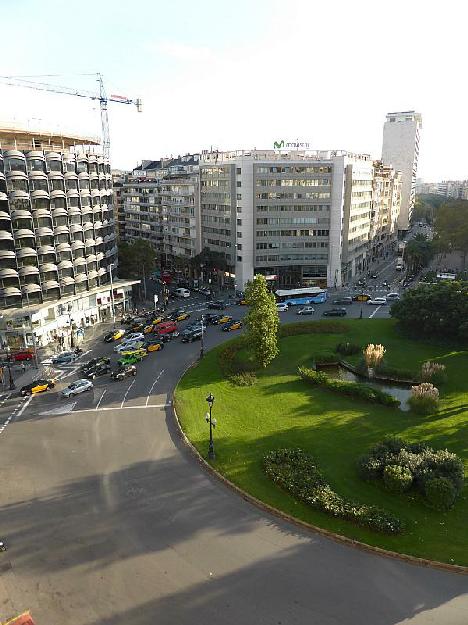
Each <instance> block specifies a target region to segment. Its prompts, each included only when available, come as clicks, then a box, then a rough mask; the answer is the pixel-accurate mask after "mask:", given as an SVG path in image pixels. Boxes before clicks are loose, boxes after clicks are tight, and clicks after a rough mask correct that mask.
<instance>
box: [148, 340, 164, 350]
mask: <svg viewBox="0 0 468 625" xmlns="http://www.w3.org/2000/svg"><path fill="white" fill-rule="evenodd" d="M143 347H144V349H146V351H147V352H157V351H159V350H161V349H164V343H163V342H162V341H158V340H157V339H153V340H151V341H145V344H144V346H143Z"/></svg>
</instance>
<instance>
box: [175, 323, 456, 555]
mask: <svg viewBox="0 0 468 625" xmlns="http://www.w3.org/2000/svg"><path fill="white" fill-rule="evenodd" d="M318 323H320V322H318ZM343 324H345V326H346V328H347V332H346V334H305V335H298V336H291V337H286V338H282V339H281V340H280V355H279V356H278V357H277V358H276V360H275V361H274V362H273V363H272V364H271V365H270V366H269V367H268V368H267V369H265V370H263V371H261V372H259V373H258V381H257V383H256V384H255V385H254V386H251V387H237V386H234V385H232V384H231V383H230V382H228V381H227V380H225V379H224V377H223V375H222V373H221V371H220V368H219V365H218V352H219V349H220V348H217V349H215V350H213V351H211V352H209V353H207V354H206V356H205V358H204V359H203V361H202V362H201V363H200V364H199V365H198V366H197V367H195V368H193V369H191V370H190V371H189V372H188V373H187V374H186V375H185V376H184V378H183V379H182V380H181V381H180V383H179V385H178V387H177V389H176V397H175V399H176V406H177V411H178V415H179V418H180V420H181V423H182V427H183V428H184V430H185V432H186V434H187V436H188V437H189V439H190V440H191V441H192V443H193V444H194V445H195V446H196V447H197V449H198V450H199V452H200V453H201V454H202V455H203V456H204V457H206V456H207V451H208V426H207V424H206V422H205V419H204V414H205V412H206V409H207V404H206V401H205V397H206V396H207V395H208V393H209V392H210V391H211V392H212V393H213V394H214V396H215V403H214V407H213V416H215V417H216V419H217V421H218V424H217V427H216V429H215V432H214V437H215V450H216V460H215V461H214V463H213V464H214V466H215V467H216V469H217V470H218V471H219V472H220V473H222V474H223V475H225V476H226V477H227V478H228V479H230V480H231V481H232V482H234V483H235V484H237V485H238V486H240V487H241V488H243V489H244V490H246V491H248V492H249V493H251V494H252V495H254V496H255V497H258V498H259V499H261V500H263V501H265V502H267V503H269V504H270V505H272V506H275V507H276V508H278V509H280V510H283V511H284V512H287V513H289V514H292V515H293V516H295V517H297V518H299V519H302V520H304V521H307V522H309V523H312V524H314V525H317V526H320V527H323V528H326V529H329V530H332V531H334V532H337V533H340V534H344V535H346V536H348V537H350V538H354V539H357V540H359V541H362V542H364V543H367V544H370V545H376V546H379V547H382V548H385V549H390V550H392V551H398V552H401V553H406V554H411V555H414V556H419V557H423V558H429V559H432V560H438V561H441V562H449V563H455V564H462V565H468V527H467V519H468V501H467V488H466V487H465V489H464V491H463V493H462V496H461V497H460V498H459V499H458V500H457V503H456V504H455V507H454V509H452V510H451V511H450V512H447V513H442V512H435V511H432V510H431V509H429V508H428V507H426V506H425V505H424V504H423V503H422V502H421V501H420V500H419V499H418V496H417V495H414V494H406V495H394V494H391V493H389V492H387V491H385V490H384V489H383V488H382V487H380V486H378V485H376V484H373V483H366V482H364V481H362V480H361V479H360V478H359V477H358V475H357V472H356V468H355V463H356V459H357V458H358V456H359V455H360V454H361V453H363V452H365V451H366V450H367V449H368V448H369V447H370V446H372V445H373V444H375V443H376V442H378V441H380V440H381V439H382V438H384V437H385V436H386V435H389V434H395V435H399V436H401V437H402V438H404V439H407V440H410V441H425V442H427V443H428V444H429V445H431V446H432V447H434V448H447V449H448V450H449V451H452V452H455V453H456V454H458V455H459V456H460V457H461V458H462V459H463V461H464V463H465V467H467V466H468V350H467V349H465V350H463V349H462V348H460V347H457V346H450V347H448V346H447V345H442V344H436V343H429V342H422V341H416V340H408V339H403V338H402V337H401V336H399V335H398V333H397V332H396V331H395V325H394V322H393V321H392V320H387V319H375V320H374V319H372V320H371V319H369V320H366V319H362V320H360V319H357V320H345V321H343ZM343 340H349V341H351V342H355V343H359V344H361V345H366V344H367V343H370V342H378V343H382V344H383V345H385V347H386V349H387V353H386V361H387V363H388V364H389V365H391V366H395V367H401V368H404V369H412V370H414V371H417V370H418V369H419V367H420V365H421V363H422V362H423V361H425V360H429V359H438V360H439V361H440V362H443V363H444V364H445V365H446V367H447V373H448V379H449V380H448V383H447V384H446V385H445V387H444V388H442V389H441V402H440V411H439V413H437V414H436V415H433V416H429V417H420V416H415V415H413V414H412V413H408V412H402V411H400V410H398V409H394V408H387V407H384V406H379V405H378V404H372V403H368V402H365V401H357V400H354V399H350V398H346V397H342V396H340V395H335V394H333V393H331V392H329V391H327V390H325V389H321V388H315V387H312V386H309V385H308V384H307V383H305V382H303V381H302V380H301V379H300V378H299V377H298V375H297V367H298V366H299V365H301V364H304V365H310V363H311V357H312V355H313V354H314V352H315V353H317V352H323V351H329V350H333V349H334V347H335V345H336V344H337V343H338V342H340V341H343ZM357 358H359V356H357ZM347 360H352V359H350V358H347ZM281 447H301V448H302V449H304V450H306V451H307V452H309V453H311V454H312V455H313V456H314V457H315V458H316V460H317V462H318V465H319V467H320V468H321V470H322V472H323V474H324V475H325V477H326V478H327V480H328V482H329V483H330V485H331V486H332V487H333V488H334V489H335V491H336V492H337V493H339V494H340V495H343V496H345V497H348V498H350V499H354V500H356V501H359V502H362V503H372V504H376V505H378V506H380V507H382V508H385V509H386V510H388V511H390V512H392V513H394V514H395V515H397V516H399V517H400V518H401V519H404V520H405V521H406V522H407V530H406V533H405V534H403V535H400V536H385V535H381V534H377V533H374V532H371V531H370V530H367V529H364V528H360V527H357V526H355V525H353V524H352V523H350V522H348V521H342V520H339V519H334V518H331V517H329V516H327V515H325V514H324V513H321V512H318V511H315V510H313V509H311V508H309V507H307V506H306V505H305V504H302V503H301V502H297V501H295V500H294V498H293V497H291V496H290V495H288V493H286V492H284V491H282V490H281V489H280V488H279V487H277V486H276V485H275V484H273V482H271V481H270V480H269V479H268V478H267V477H266V476H265V474H264V473H263V469H262V458H263V456H264V455H265V453H266V452H267V451H269V450H271V449H278V448H281ZM465 473H466V471H465Z"/></svg>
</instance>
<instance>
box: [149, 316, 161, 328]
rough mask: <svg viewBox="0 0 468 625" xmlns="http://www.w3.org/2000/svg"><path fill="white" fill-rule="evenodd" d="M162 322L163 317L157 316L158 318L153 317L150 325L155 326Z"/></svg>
mask: <svg viewBox="0 0 468 625" xmlns="http://www.w3.org/2000/svg"><path fill="white" fill-rule="evenodd" d="M162 320H163V316H162V315H159V316H158V317H155V318H154V319H153V321H152V322H151V323H152V325H153V326H157V325H158V324H159V323H161V322H162Z"/></svg>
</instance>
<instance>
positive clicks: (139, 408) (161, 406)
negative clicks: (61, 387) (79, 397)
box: [45, 402, 172, 414]
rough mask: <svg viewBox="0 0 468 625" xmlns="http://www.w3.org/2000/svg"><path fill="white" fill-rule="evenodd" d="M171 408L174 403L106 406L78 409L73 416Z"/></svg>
mask: <svg viewBox="0 0 468 625" xmlns="http://www.w3.org/2000/svg"><path fill="white" fill-rule="evenodd" d="M169 406H172V402H168V403H167V404H148V405H147V406H106V407H105V408H99V410H97V409H96V408H82V409H79V408H78V410H73V414H76V413H78V412H109V411H111V410H145V409H146V408H168V407H169ZM45 414H49V413H45Z"/></svg>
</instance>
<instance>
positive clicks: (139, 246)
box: [119, 239, 156, 278]
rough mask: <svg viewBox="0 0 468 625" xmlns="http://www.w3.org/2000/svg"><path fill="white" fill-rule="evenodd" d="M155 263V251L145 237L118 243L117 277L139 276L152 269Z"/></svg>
mask: <svg viewBox="0 0 468 625" xmlns="http://www.w3.org/2000/svg"><path fill="white" fill-rule="evenodd" d="M155 265H156V252H155V250H154V248H153V246H152V245H151V243H149V242H148V241H145V239H135V241H132V242H131V243H123V242H122V243H120V244H119V277H120V278H141V277H142V276H143V272H144V273H145V275H146V276H149V274H150V273H151V272H152V271H153V269H154V267H155Z"/></svg>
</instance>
